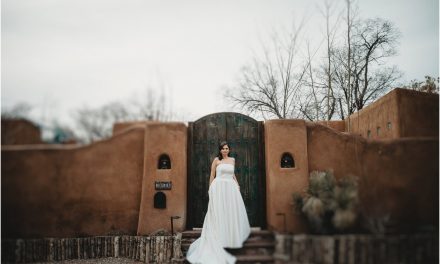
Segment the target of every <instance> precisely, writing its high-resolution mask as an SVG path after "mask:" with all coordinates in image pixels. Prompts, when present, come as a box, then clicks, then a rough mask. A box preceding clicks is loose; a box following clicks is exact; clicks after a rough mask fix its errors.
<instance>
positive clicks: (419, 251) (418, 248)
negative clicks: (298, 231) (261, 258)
mask: <svg viewBox="0 0 440 264" xmlns="http://www.w3.org/2000/svg"><path fill="white" fill-rule="evenodd" d="M275 239H276V247H275V253H274V258H275V263H279V264H281V263H295V264H296V263H322V264H369V263H387V264H389V263H391V264H392V263H439V262H438V261H439V255H438V254H439V252H438V249H439V240H438V234H413V235H382V236H380V235H333V236H321V235H285V234H275Z"/></svg>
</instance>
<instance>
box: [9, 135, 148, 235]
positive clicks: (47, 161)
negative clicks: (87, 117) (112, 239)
mask: <svg viewBox="0 0 440 264" xmlns="http://www.w3.org/2000/svg"><path fill="white" fill-rule="evenodd" d="M144 136H145V130H144V128H143V127H137V128H133V129H132V130H129V131H127V132H126V133H122V134H119V135H118V136H115V137H112V138H110V139H108V140H104V141H98V142H96V143H93V144H91V145H87V146H84V147H78V146H50V145H36V146H29V145H22V146H2V166H1V173H2V174H1V177H2V184H1V188H2V206H1V210H2V238H15V237H20V238H31V237H74V236H86V235H94V236H96V235H106V234H120V233H123V234H133V235H134V234H136V231H137V224H138V218H139V204H140V199H141V184H142V175H143V156H144Z"/></svg>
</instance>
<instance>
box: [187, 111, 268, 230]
mask: <svg viewBox="0 0 440 264" xmlns="http://www.w3.org/2000/svg"><path fill="white" fill-rule="evenodd" d="M263 133H264V129H263V122H259V121H256V120H255V119H253V118H250V117H248V116H245V115H242V114H239V113H215V114H211V115H208V116H205V117H202V118H200V119H199V120H197V121H195V122H190V123H189V124H188V201H187V206H188V212H187V228H189V229H191V228H193V227H202V225H203V220H204V217H205V214H206V210H207V208H208V200H209V197H208V187H209V186H208V185H209V175H210V171H211V164H212V161H213V160H214V158H215V156H216V155H217V153H218V145H219V143H220V142H221V141H224V140H226V141H227V142H228V144H229V147H230V148H231V152H230V156H232V157H234V158H235V162H236V164H235V175H236V176H237V180H238V182H239V183H240V191H241V195H242V196H243V200H244V203H245V206H246V211H247V214H248V217H249V222H250V224H251V226H253V227H261V228H266V202H265V201H266V195H265V194H266V189H265V186H266V185H265V165H264V164H265V161H264V134H263Z"/></svg>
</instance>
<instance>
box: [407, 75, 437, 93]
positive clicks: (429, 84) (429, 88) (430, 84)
mask: <svg viewBox="0 0 440 264" xmlns="http://www.w3.org/2000/svg"><path fill="white" fill-rule="evenodd" d="M439 80H440V78H439V77H437V78H434V77H431V76H429V75H426V76H425V80H424V81H418V80H411V82H410V83H409V84H405V85H402V88H405V89H409V90H414V91H419V92H425V93H434V94H438V93H439Z"/></svg>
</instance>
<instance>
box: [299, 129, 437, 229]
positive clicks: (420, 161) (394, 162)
mask: <svg viewBox="0 0 440 264" xmlns="http://www.w3.org/2000/svg"><path fill="white" fill-rule="evenodd" d="M307 130H308V138H307V151H308V155H309V156H308V158H309V171H314V170H328V169H332V170H333V171H334V174H335V177H336V178H341V177H344V176H355V177H357V178H358V180H359V198H360V210H361V213H362V214H363V215H368V216H370V217H373V218H381V217H385V216H387V215H389V216H390V218H391V221H390V222H391V223H392V224H393V225H395V226H396V228H397V230H402V231H407V230H409V229H410V228H412V227H420V226H423V225H431V226H432V225H436V226H438V194H439V192H438V177H439V167H438V160H439V152H438V150H439V149H438V146H439V141H438V137H437V138H406V139H395V140H366V139H364V138H362V137H360V136H350V135H346V134H343V133H338V132H335V131H334V130H331V129H328V128H326V127H324V126H321V125H317V124H311V123H308V124H307Z"/></svg>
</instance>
